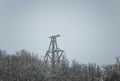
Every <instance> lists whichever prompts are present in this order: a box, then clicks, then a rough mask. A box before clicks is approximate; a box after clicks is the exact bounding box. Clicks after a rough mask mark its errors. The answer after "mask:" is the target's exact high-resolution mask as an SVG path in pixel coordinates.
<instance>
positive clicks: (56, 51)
mask: <svg viewBox="0 0 120 81" xmlns="http://www.w3.org/2000/svg"><path fill="white" fill-rule="evenodd" d="M57 37H60V35H53V36H50V37H49V38H50V44H49V48H48V50H47V51H46V55H45V57H44V63H45V64H47V65H50V70H49V71H50V74H49V75H48V77H49V78H50V80H51V81H57V78H58V77H59V75H60V72H59V67H60V66H59V65H60V60H61V57H62V55H63V53H64V50H61V49H60V48H58V45H57Z"/></svg>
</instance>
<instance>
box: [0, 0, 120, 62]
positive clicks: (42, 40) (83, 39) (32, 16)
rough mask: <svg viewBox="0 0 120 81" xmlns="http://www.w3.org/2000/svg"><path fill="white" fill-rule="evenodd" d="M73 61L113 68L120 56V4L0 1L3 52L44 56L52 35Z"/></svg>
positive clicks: (106, 0)
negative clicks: (32, 53) (20, 51)
mask: <svg viewBox="0 0 120 81" xmlns="http://www.w3.org/2000/svg"><path fill="white" fill-rule="evenodd" d="M56 34H60V35H61V37H59V38H58V45H59V48H61V49H63V50H65V51H66V53H67V54H66V56H67V58H68V59H69V60H72V59H76V60H77V61H79V62H80V63H97V64H112V63H114V62H115V57H116V56H119V55H120V0H0V49H2V50H6V51H7V52H8V53H15V51H19V50H21V49H26V50H28V51H30V52H34V53H37V54H38V55H39V56H43V55H44V54H45V52H46V50H47V49H48V46H49V42H50V39H49V38H48V37H49V36H51V35H56Z"/></svg>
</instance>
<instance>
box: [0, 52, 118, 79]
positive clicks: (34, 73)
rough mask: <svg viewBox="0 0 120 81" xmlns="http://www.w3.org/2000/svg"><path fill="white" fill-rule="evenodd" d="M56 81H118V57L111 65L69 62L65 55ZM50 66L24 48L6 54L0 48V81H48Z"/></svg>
mask: <svg viewBox="0 0 120 81" xmlns="http://www.w3.org/2000/svg"><path fill="white" fill-rule="evenodd" d="M58 68H59V73H60V74H59V77H58V80H57V81H102V80H103V81H120V57H116V63H115V64H111V65H103V66H100V65H97V64H90V63H89V64H80V63H78V62H77V61H75V60H73V61H72V63H71V64H70V63H69V61H68V60H67V58H66V57H65V56H63V57H62V59H61V62H60V65H59V67H58ZM49 70H50V66H49V65H48V66H45V65H44V61H43V60H41V59H39V58H38V56H37V55H35V54H33V53H30V52H28V51H26V50H21V51H19V52H16V53H15V54H7V53H6V52H5V51H2V50H0V81H50V80H49V79H48V78H46V77H47V75H48V74H49V73H48V72H49Z"/></svg>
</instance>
